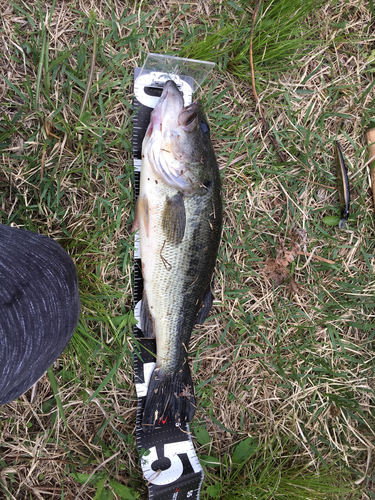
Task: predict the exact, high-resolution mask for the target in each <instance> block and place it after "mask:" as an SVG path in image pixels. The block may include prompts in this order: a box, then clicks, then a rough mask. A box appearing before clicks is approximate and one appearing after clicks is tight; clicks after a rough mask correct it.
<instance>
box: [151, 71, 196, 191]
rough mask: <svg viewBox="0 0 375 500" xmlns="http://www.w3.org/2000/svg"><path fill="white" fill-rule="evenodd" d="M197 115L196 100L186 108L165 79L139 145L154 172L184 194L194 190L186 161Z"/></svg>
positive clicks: (177, 93)
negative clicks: (141, 142)
mask: <svg viewBox="0 0 375 500" xmlns="http://www.w3.org/2000/svg"><path fill="white" fill-rule="evenodd" d="M199 115H200V105H199V102H193V103H192V104H190V105H189V106H186V107H185V106H184V99H183V96H182V93H181V92H180V91H179V90H178V88H177V86H176V84H175V83H174V82H173V81H172V80H168V81H167V82H166V83H165V85H164V88H163V93H162V95H161V96H160V99H159V101H158V103H157V105H156V106H155V108H154V110H153V111H152V113H151V118H150V124H149V126H148V129H147V132H146V136H145V139H144V141H143V145H142V155H143V157H146V158H148V161H149V162H150V164H151V167H152V169H153V171H154V173H155V174H156V175H157V176H159V177H160V178H161V179H163V181H164V182H165V183H166V184H167V185H169V186H171V187H173V188H175V189H178V190H180V191H182V192H184V193H185V194H186V195H188V194H189V193H190V194H192V193H193V191H194V190H193V187H192V184H193V181H192V174H191V173H189V160H190V158H191V156H192V155H191V150H192V148H193V144H194V132H195V131H196V130H197V129H198V126H199Z"/></svg>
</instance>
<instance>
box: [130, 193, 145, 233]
mask: <svg viewBox="0 0 375 500" xmlns="http://www.w3.org/2000/svg"><path fill="white" fill-rule="evenodd" d="M142 223H143V224H144V226H145V229H146V234H147V236H148V235H149V215H148V199H147V196H146V195H143V196H138V199H137V203H136V204H135V217H134V221H133V225H132V232H134V231H136V230H137V229H139V228H140V226H141V224H142Z"/></svg>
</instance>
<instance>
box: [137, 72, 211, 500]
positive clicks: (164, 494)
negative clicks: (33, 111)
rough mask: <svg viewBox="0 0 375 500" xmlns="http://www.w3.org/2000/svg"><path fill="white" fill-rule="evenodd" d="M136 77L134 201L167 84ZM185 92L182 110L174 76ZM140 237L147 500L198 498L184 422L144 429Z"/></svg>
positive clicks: (198, 477) (188, 97) (151, 342)
mask: <svg viewBox="0 0 375 500" xmlns="http://www.w3.org/2000/svg"><path fill="white" fill-rule="evenodd" d="M140 72H141V69H140V68H136V69H135V73H134V102H133V104H134V118H133V155H134V189H135V198H137V197H138V195H139V182H140V175H141V158H142V141H143V138H144V136H145V133H146V130H147V127H148V124H149V122H150V114H151V111H152V110H153V108H154V107H155V105H156V103H157V102H158V98H159V97H160V96H161V94H162V90H163V85H164V83H165V82H166V81H167V80H170V79H171V77H170V75H169V76H167V75H165V74H163V73H159V72H152V71H149V72H146V74H144V73H142V75H141V77H140V78H138V76H139V74H140ZM172 78H173V80H174V81H175V83H176V84H177V86H178V87H179V89H180V90H181V91H182V92H183V96H184V102H185V106H186V105H188V104H190V103H191V101H192V94H193V87H192V85H189V78H188V77H182V78H180V77H179V76H177V75H176V76H175V75H173V76H172ZM138 234H139V233H136V236H135V252H134V315H135V318H136V320H137V321H138V324H137V325H136V326H135V327H134V335H135V338H136V340H137V344H136V345H135V346H134V351H135V352H134V373H135V387H136V391H137V396H138V409H137V420H136V431H137V446H138V451H139V453H140V455H141V467H142V470H143V475H144V477H145V480H146V481H147V483H148V489H149V500H185V499H187V500H199V492H200V489H201V486H202V482H203V478H204V474H203V469H202V467H201V465H200V463H199V460H198V457H197V456H196V454H195V450H194V445H193V442H192V439H191V434H190V431H189V425H188V424H187V423H181V424H178V425H177V424H172V423H164V424H163V422H162V421H159V425H157V426H156V427H155V430H154V431H153V432H152V433H150V434H145V433H144V432H143V430H142V416H143V406H144V403H145V399H146V394H147V387H148V383H149V380H150V377H151V373H152V371H153V369H154V367H155V354H156V341H155V339H150V338H144V337H143V333H142V325H141V322H140V308H141V303H142V292H143V280H142V265H141V258H140V257H141V254H140V246H139V236H138Z"/></svg>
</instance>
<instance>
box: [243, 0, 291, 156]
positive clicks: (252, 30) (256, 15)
mask: <svg viewBox="0 0 375 500" xmlns="http://www.w3.org/2000/svg"><path fill="white" fill-rule="evenodd" d="M261 3H262V0H258V3H257V5H256V7H255V10H254V15H253V24H252V26H251V34H250V70H251V85H252V87H253V94H254V98H255V102H256V103H257V104H258V106H259V113H260V117H261V119H262V123H263V127H264V129H265V132H266V134H267V133H268V136H269V138H270V141H271V142H272V145H273V147H274V148H275V151H276V153H277V156H278V157H279V159H280V161H281V162H283V163H285V162H286V160H287V156H286V154H285V152H284V151H282V150H281V149H280V145H279V144H278V142H277V140H276V137H275V136H274V134H273V133H272V132H271V131H270V127H269V125H268V122H267V120H266V114H265V113H264V112H263V109H262V106H261V105H260V101H259V97H258V94H257V91H256V88H255V75H254V64H253V34H254V27H255V21H256V18H257V17H258V11H259V7H260V4H261Z"/></svg>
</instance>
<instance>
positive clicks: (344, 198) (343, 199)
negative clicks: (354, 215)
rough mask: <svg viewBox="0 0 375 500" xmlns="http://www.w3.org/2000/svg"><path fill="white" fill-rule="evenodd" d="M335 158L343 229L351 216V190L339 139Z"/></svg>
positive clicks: (341, 227) (340, 226)
mask: <svg viewBox="0 0 375 500" xmlns="http://www.w3.org/2000/svg"><path fill="white" fill-rule="evenodd" d="M335 159H336V170H337V182H338V189H339V196H340V205H341V219H340V222H339V228H340V229H343V228H345V226H346V224H347V222H348V218H349V209H350V190H349V180H348V174H347V172H346V166H345V161H344V157H343V155H342V151H341V146H340V143H339V141H336V143H335Z"/></svg>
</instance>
